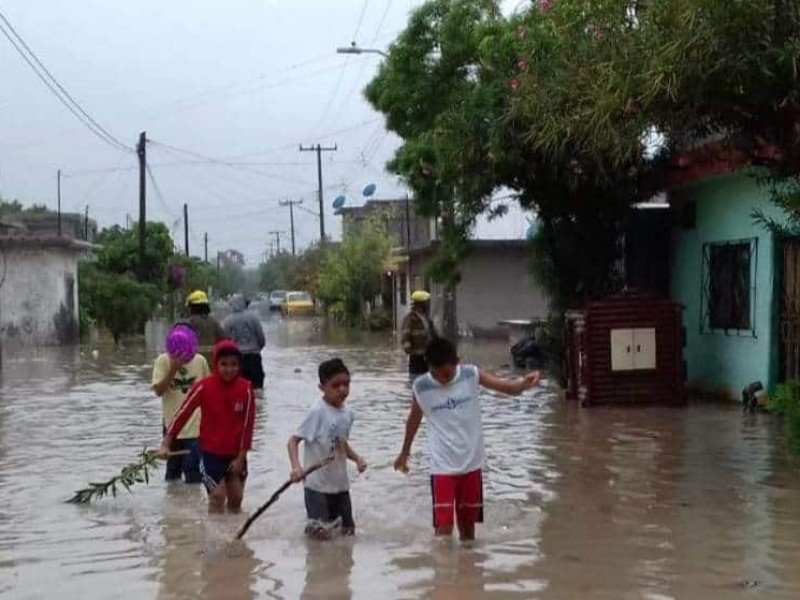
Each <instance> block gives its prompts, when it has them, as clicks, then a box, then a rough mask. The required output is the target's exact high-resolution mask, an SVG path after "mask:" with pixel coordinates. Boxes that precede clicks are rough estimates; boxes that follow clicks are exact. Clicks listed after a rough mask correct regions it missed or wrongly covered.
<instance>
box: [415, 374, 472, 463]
mask: <svg viewBox="0 0 800 600" xmlns="http://www.w3.org/2000/svg"><path fill="white" fill-rule="evenodd" d="M479 390H480V371H479V370H478V367H476V366H474V365H463V366H462V365H460V366H459V367H458V368H457V369H456V374H455V377H453V380H452V381H451V382H450V383H448V384H447V385H442V384H441V383H439V382H438V381H436V380H435V379H434V378H433V377H431V375H430V373H428V374H426V375H423V376H421V377H419V378H418V379H417V380H416V381H415V382H414V397H415V398H416V399H417V403H418V404H419V406H420V408H421V409H422V413H423V414H424V415H425V419H426V421H427V422H428V454H429V460H430V465H431V473H432V474H433V475H460V474H464V473H469V472H471V471H475V470H477V469H480V468H482V467H483V422H482V421H481V407H480V402H479V400H478V392H479Z"/></svg>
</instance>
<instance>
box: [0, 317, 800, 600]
mask: <svg viewBox="0 0 800 600" xmlns="http://www.w3.org/2000/svg"><path fill="white" fill-rule="evenodd" d="M266 326H267V336H268V340H269V341H268V347H267V349H266V350H265V352H264V362H265V369H266V372H267V377H268V384H267V386H268V388H267V395H266V399H265V400H263V401H261V403H260V411H259V415H258V421H257V425H256V440H255V442H254V451H253V453H252V454H251V457H250V478H249V480H248V484H247V490H246V498H245V510H246V511H250V510H254V509H255V507H257V506H258V505H259V504H261V503H262V502H263V501H265V500H266V499H267V498H268V497H269V496H270V495H271V493H272V492H273V491H274V490H275V488H277V487H278V486H280V485H281V484H282V483H283V481H284V480H285V479H286V477H287V474H288V461H287V458H286V449H285V448H286V441H287V438H288V437H289V435H290V434H291V433H292V431H293V429H294V427H296V426H297V425H298V424H299V422H300V420H301V418H302V416H303V414H304V411H305V409H306V408H307V406H308V405H309V404H310V403H312V402H314V401H315V400H316V398H317V395H318V393H317V390H316V381H315V370H316V365H317V363H318V362H319V361H320V360H322V359H324V358H328V357H331V356H333V355H339V356H341V357H342V358H343V359H344V360H345V361H346V362H347V363H348V364H349V365H350V366H351V368H352V370H353V386H352V396H351V398H350V401H349V403H350V406H351V407H352V408H353V409H354V411H355V412H356V415H357V420H356V423H355V426H354V429H353V432H352V444H353V446H354V447H355V448H356V450H357V451H358V452H360V453H361V454H362V455H364V456H365V457H366V458H367V459H368V461H369V463H370V467H371V468H370V470H369V471H367V473H365V474H363V475H360V476H359V475H357V474H356V473H355V470H354V469H352V467H351V478H352V496H353V503H354V511H355V518H356V523H357V527H358V534H357V536H356V538H355V539H337V540H334V541H333V542H330V543H325V544H318V543H310V542H307V541H305V540H304V539H303V537H302V529H303V525H304V509H303V500H302V493H301V490H300V489H299V488H297V487H293V488H291V489H290V490H289V491H287V492H286V494H285V495H284V496H283V497H282V498H281V499H280V501H279V502H278V503H277V504H275V505H274V506H273V507H272V508H271V509H270V510H269V511H267V512H266V513H265V515H264V516H263V517H262V518H261V519H260V520H259V521H257V522H256V524H255V525H254V526H253V527H252V529H251V530H250V532H249V533H248V535H247V537H246V538H245V540H244V541H242V542H236V543H234V542H232V541H231V540H232V538H233V536H234V534H235V532H236V530H237V528H238V526H239V525H240V524H241V523H242V521H243V520H244V516H215V517H210V516H208V515H207V514H206V506H205V497H204V493H203V492H202V491H201V490H200V489H198V488H196V487H187V486H184V485H183V484H173V485H170V486H167V485H166V484H164V483H163V482H162V481H161V479H160V477H159V476H160V475H161V473H159V475H157V479H156V480H155V481H154V482H152V483H151V485H149V486H145V485H137V486H136V487H135V488H134V494H133V495H127V494H123V495H122V496H120V497H119V498H117V499H116V500H114V499H106V500H101V501H99V502H97V503H96V504H93V505H91V506H89V507H76V506H72V505H67V504H64V503H63V500H64V499H66V498H68V497H69V496H70V495H71V493H72V492H73V491H74V490H75V489H77V488H78V487H82V486H83V485H85V484H86V483H87V482H88V481H90V480H97V479H103V478H105V477H108V476H111V475H113V474H114V473H115V472H116V471H117V470H118V468H119V467H120V466H122V465H124V464H126V463H127V462H130V461H131V460H134V459H135V458H136V455H137V453H138V452H139V451H140V450H141V448H142V445H143V444H147V445H150V446H153V445H155V444H156V443H157V442H158V440H159V437H160V404H159V401H158V400H157V399H156V398H155V397H154V396H153V395H152V393H151V392H150V390H149V376H150V364H151V362H152V359H153V358H154V357H155V355H156V353H157V352H158V349H159V348H158V346H159V344H160V342H161V340H162V339H163V338H162V335H163V334H162V333H161V332H160V331H159V330H158V328H154V329H153V331H151V335H150V336H149V338H148V343H147V344H139V345H137V344H132V345H131V346H129V347H126V348H124V349H120V350H114V349H112V348H109V347H107V346H103V347H99V348H97V349H98V350H99V355H98V356H97V357H96V358H95V357H93V356H92V350H93V349H94V347H92V346H87V347H84V348H82V349H74V350H54V349H50V350H46V351H39V352H36V353H33V354H30V355H27V356H23V357H10V356H5V357H4V360H5V364H4V372H3V376H2V383H1V384H0V596H2V597H8V598H78V597H80V598H160V599H171V598H225V599H232V600H233V599H240V598H242V599H243V598H265V597H268V598H288V599H294V598H358V599H362V598H363V599H375V598H380V599H381V600H389V599H393V598H434V599H456V598H458V599H459V600H462V599H469V598H539V599H542V600H554V599H573V598H590V599H606V598H607V599H615V600H620V599H649V600H663V599H669V598H675V599H684V598H689V599H693V598H698V599H717V598H719V599H723V598H724V599H728V598H769V599H776V598H798V597H800V569H798V568H797V565H798V561H800V474H799V473H798V470H797V465H796V463H794V462H793V461H792V460H791V459H790V458H789V457H787V455H786V453H785V451H784V446H783V442H782V439H781V436H780V433H779V431H778V428H777V425H776V424H775V423H773V422H772V421H771V420H770V418H769V417H766V416H762V415H756V416H751V415H743V414H742V413H741V412H740V411H739V410H738V409H737V408H735V407H731V408H729V407H721V406H706V405H697V406H689V407H686V408H652V407H651V408H627V409H620V408H602V409H589V410H580V409H578V408H577V407H575V406H574V405H572V404H569V403H565V402H563V401H562V400H560V399H559V398H558V396H557V395H555V394H553V393H550V392H548V391H547V390H543V391H539V392H537V393H536V394H528V395H527V396H525V397H523V398H520V399H513V400H509V399H503V398H498V397H493V396H491V395H489V394H486V396H485V398H484V400H485V404H484V423H485V429H486V447H487V466H486V474H485V482H486V490H485V501H486V511H485V512H486V523H485V524H484V525H483V526H482V527H480V528H479V530H478V541H477V542H476V543H475V544H474V545H472V546H470V547H460V546H459V545H458V544H457V543H447V542H444V541H442V540H435V539H433V537H432V530H431V527H430V520H431V517H430V513H431V508H430V498H429V483H428V475H427V472H426V464H425V458H424V426H423V435H422V437H421V438H420V439H418V440H417V442H416V444H415V447H414V453H413V458H412V460H413V464H412V472H411V474H410V475H409V476H401V475H398V474H396V473H394V472H393V471H392V470H391V463H392V460H393V458H394V456H395V454H396V452H397V450H398V449H399V447H400V444H401V442H402V436H403V427H404V419H405V415H406V411H407V408H408V403H409V386H408V382H407V380H406V377H405V376H404V373H403V357H402V354H401V353H400V352H398V350H397V348H396V347H395V345H394V343H393V341H392V340H391V338H385V337H363V336H348V335H343V334H339V335H326V334H325V333H324V332H322V331H320V329H319V326H318V324H315V322H313V321H291V322H284V321H281V320H280V319H272V320H270V321H269V322H268V323H267V324H266ZM463 350H464V354H465V355H466V357H467V358H468V359H474V360H476V362H480V363H482V364H483V365H485V366H487V367H489V368H492V369H496V368H500V366H501V363H502V362H506V361H507V358H506V354H505V352H503V348H502V346H497V345H493V344H484V343H480V344H477V343H476V344H472V345H468V346H466V347H464V349H463Z"/></svg>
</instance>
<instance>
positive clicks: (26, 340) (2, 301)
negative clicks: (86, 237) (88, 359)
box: [0, 234, 91, 350]
mask: <svg viewBox="0 0 800 600" xmlns="http://www.w3.org/2000/svg"><path fill="white" fill-rule="evenodd" d="M90 249H91V245H89V244H87V243H86V242H83V241H78V240H73V239H71V238H67V237H61V238H59V237H53V236H42V235H31V234H11V235H9V234H0V254H2V258H1V259H0V343H2V346H3V348H4V350H5V349H9V348H12V349H13V348H14V347H17V346H40V345H57V344H70V343H74V342H76V341H77V340H78V333H79V331H78V261H79V260H80V258H81V257H82V256H83V255H84V254H85V253H87V252H89V251H90Z"/></svg>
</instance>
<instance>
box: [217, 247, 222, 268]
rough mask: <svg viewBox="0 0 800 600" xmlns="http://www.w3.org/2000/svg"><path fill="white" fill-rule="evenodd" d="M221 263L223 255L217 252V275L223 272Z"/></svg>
mask: <svg viewBox="0 0 800 600" xmlns="http://www.w3.org/2000/svg"><path fill="white" fill-rule="evenodd" d="M221 263H222V253H221V252H220V251H219V250H217V273H219V272H220V270H221Z"/></svg>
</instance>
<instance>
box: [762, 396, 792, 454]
mask: <svg viewBox="0 0 800 600" xmlns="http://www.w3.org/2000/svg"><path fill="white" fill-rule="evenodd" d="M767 410H768V411H769V412H771V413H773V414H776V415H780V416H781V417H782V418H783V419H784V424H785V427H786V442H787V444H788V445H789V449H790V450H791V451H792V453H794V454H797V455H800V381H797V380H792V381H787V382H786V383H784V384H781V385H779V386H778V387H777V389H776V390H775V395H774V397H773V398H771V399H770V402H769V404H768V405H767Z"/></svg>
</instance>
